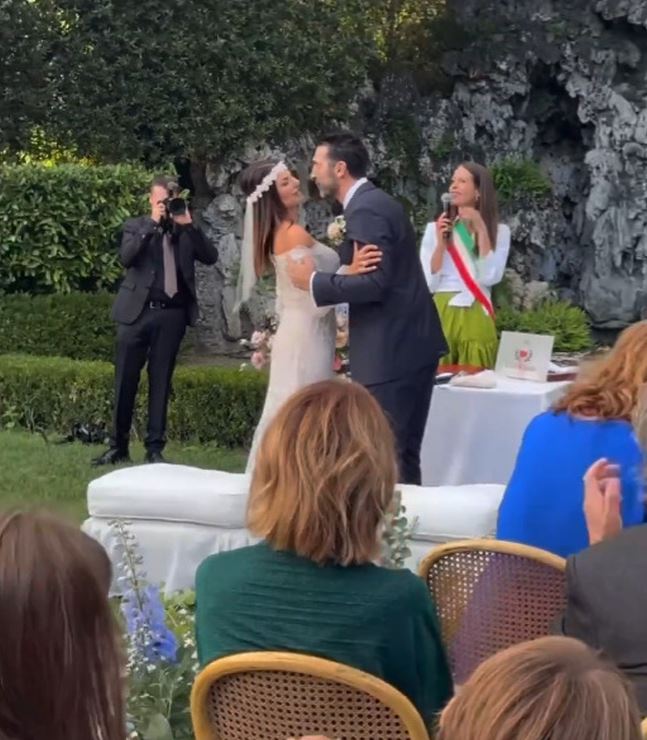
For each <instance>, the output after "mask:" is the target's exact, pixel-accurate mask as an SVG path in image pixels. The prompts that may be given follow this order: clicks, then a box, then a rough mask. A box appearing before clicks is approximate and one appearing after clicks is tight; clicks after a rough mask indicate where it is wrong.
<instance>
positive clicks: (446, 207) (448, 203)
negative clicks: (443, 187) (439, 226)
mask: <svg viewBox="0 0 647 740" xmlns="http://www.w3.org/2000/svg"><path fill="white" fill-rule="evenodd" d="M440 202H441V203H442V204H443V213H444V214H445V216H448V217H449V211H450V209H451V207H452V203H453V202H454V196H453V195H452V194H451V193H443V194H442V195H441V196H440Z"/></svg>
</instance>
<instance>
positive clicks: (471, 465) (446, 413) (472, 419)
mask: <svg viewBox="0 0 647 740" xmlns="http://www.w3.org/2000/svg"><path fill="white" fill-rule="evenodd" d="M568 385H569V383H568V382H550V383H533V382H531V381H528V380H512V379H509V378H504V377H498V378H497V387H496V388H492V389H482V388H461V387H456V386H450V385H438V386H436V388H434V393H433V397H432V401H431V407H430V409H429V416H428V418H427V426H426V429H425V436H424V439H423V442H422V452H421V465H422V485H423V486H458V485H464V484H472V483H498V484H501V485H506V484H507V482H508V480H509V478H510V475H511V473H512V470H513V467H514V463H515V459H516V456H517V452H518V450H519V445H520V443H521V439H522V437H523V433H524V431H525V429H526V426H527V425H528V422H529V421H530V420H531V419H532V418H533V417H534V416H536V415H537V414H539V413H541V412H542V411H546V409H548V408H549V407H550V406H551V405H552V404H553V403H554V402H555V401H556V400H557V399H558V398H559V397H560V396H561V395H562V393H563V392H564V390H565V389H566V388H567V387H568Z"/></svg>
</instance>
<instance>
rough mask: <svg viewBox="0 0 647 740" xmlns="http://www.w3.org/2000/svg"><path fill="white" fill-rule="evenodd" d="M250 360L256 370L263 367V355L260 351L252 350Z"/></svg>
mask: <svg viewBox="0 0 647 740" xmlns="http://www.w3.org/2000/svg"><path fill="white" fill-rule="evenodd" d="M250 362H251V363H252V365H253V366H254V367H255V368H256V369H257V370H261V369H262V368H264V367H265V363H266V360H265V355H264V354H263V353H262V352H254V353H253V354H252V356H251V357H250Z"/></svg>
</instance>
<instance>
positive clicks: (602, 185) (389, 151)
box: [198, 0, 647, 351]
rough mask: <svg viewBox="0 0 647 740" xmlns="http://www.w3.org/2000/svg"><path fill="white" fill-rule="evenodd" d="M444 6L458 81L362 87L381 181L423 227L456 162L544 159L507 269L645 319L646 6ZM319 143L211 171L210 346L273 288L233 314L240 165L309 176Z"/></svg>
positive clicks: (606, 309)
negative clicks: (430, 88)
mask: <svg viewBox="0 0 647 740" xmlns="http://www.w3.org/2000/svg"><path fill="white" fill-rule="evenodd" d="M450 5H452V6H453V9H454V11H455V13H456V14H457V16H458V17H459V19H460V20H461V22H462V23H463V24H464V26H465V27H466V28H467V29H468V30H469V31H470V32H471V38H472V41H471V42H470V43H469V44H468V45H467V46H465V48H463V49H461V50H460V51H456V52H452V53H449V54H447V55H446V56H445V59H444V67H445V71H446V72H447V73H448V75H449V76H450V78H451V80H452V89H451V91H450V92H448V93H447V94H445V95H439V94H436V95H433V96H431V97H427V98H420V97H419V96H417V94H416V91H415V90H412V89H411V86H410V85H408V84H407V81H406V80H394V81H392V84H390V85H389V84H385V85H384V86H383V87H382V90H381V91H380V93H379V94H377V93H375V92H374V91H372V90H371V89H367V90H364V91H361V92H360V93H359V94H358V101H357V105H356V107H355V109H354V110H353V111H352V113H353V121H354V127H355V128H356V129H357V130H360V131H362V133H363V134H364V135H365V137H366V141H367V143H368V145H369V148H370V150H371V154H372V159H373V164H374V170H375V172H374V174H375V175H376V176H377V179H378V182H379V183H380V184H383V185H384V186H385V187H386V188H387V189H388V190H390V191H391V192H392V194H393V195H395V196H396V197H399V198H400V199H402V200H403V202H405V203H406V204H407V206H408V207H409V208H410V211H411V213H412V216H413V218H414V221H415V224H416V227H417V229H418V230H419V231H422V229H423V228H424V223H425V221H426V220H427V219H428V218H429V217H430V216H433V215H434V214H435V213H436V212H437V211H438V210H439V205H438V204H439V197H440V194H441V193H442V192H444V190H445V189H446V188H447V183H448V180H449V177H450V175H451V172H452V170H453V168H454V167H455V166H456V165H457V164H458V163H459V162H460V161H461V160H462V159H464V158H470V159H476V160H477V161H481V162H483V163H485V164H488V165H491V164H492V163H494V162H496V161H502V160H506V159H510V158H518V159H531V160H533V161H536V162H538V163H539V165H540V167H541V169H542V170H543V171H544V172H545V173H546V174H547V175H548V176H549V178H550V180H551V182H552V195H551V196H550V197H548V198H546V199H541V200H536V199H532V198H529V197H527V195H526V194H525V193H524V192H523V188H522V187H521V186H520V188H519V192H518V194H517V195H516V197H513V198H512V199H511V200H510V201H508V202H507V203H505V204H504V206H503V208H502V212H503V218H504V220H505V221H506V222H507V223H508V224H509V225H510V227H511V229H512V235H513V250H512V253H511V258H510V265H509V266H510V268H511V269H513V270H514V272H515V273H516V274H517V275H518V277H519V279H520V280H521V281H522V283H524V284H532V285H533V286H534V285H536V283H538V282H539V283H541V282H548V283H549V284H550V286H551V288H552V289H553V290H554V291H555V292H556V294H558V295H560V296H562V297H566V298H569V299H571V300H573V301H575V302H576V303H578V304H579V305H582V306H583V307H584V308H585V309H586V310H587V312H588V313H589V315H590V317H591V319H592V322H593V324H594V325H595V326H597V327H600V328H617V327H622V326H625V325H627V324H629V323H631V322H633V321H635V320H636V319H638V318H640V317H641V316H642V313H643V311H644V310H645V307H646V306H647V282H646V278H645V274H646V269H647V2H645V1H644V0H633V1H631V0H592V1H588V0H568V2H565V0H555V1H554V2H552V1H551V0H535V2H532V1H531V0H498V1H497V2H489V0H450ZM366 111H371V114H370V115H367V114H366ZM363 112H364V113H363ZM389 116H390V117H391V119H392V118H393V116H395V117H396V118H397V117H399V118H400V119H404V120H406V121H407V122H408V124H410V125H409V129H410V130H411V131H414V132H415V136H414V137H412V135H411V134H409V137H412V138H410V140H407V141H403V140H400V141H398V140H397V133H396V135H394V133H393V130H392V128H389V127H388V125H386V124H385V123H384V122H385V121H387V122H388V120H389ZM400 136H401V137H403V136H406V132H405V134H402V133H401V134H400ZM414 139H415V140H414ZM312 148H313V142H312V140H310V139H309V138H308V137H304V138H302V139H300V140H295V141H290V142H286V143H285V144H284V145H282V146H277V147H269V146H267V145H262V146H256V147H249V148H248V149H247V150H246V151H245V152H244V153H243V154H242V155H240V156H238V157H236V158H232V159H231V160H229V161H227V162H224V163H222V164H221V165H220V166H219V167H218V168H217V169H216V170H214V171H213V172H209V173H208V180H209V183H210V186H211V188H212V190H213V192H214V194H215V195H214V199H213V201H212V202H211V204H210V205H209V206H208V207H207V208H206V210H205V211H204V213H203V215H202V217H203V223H204V227H205V229H206V230H207V233H208V235H209V236H210V238H211V239H212V240H213V241H214V243H215V244H216V245H217V246H218V248H219V249H220V254H221V260H220V262H219V265H218V267H217V268H216V269H215V270H213V269H210V270H205V271H204V272H203V274H202V279H201V282H200V296H201V301H202V306H203V309H204V317H203V320H202V323H201V326H200V330H199V331H198V338H199V341H200V343H201V345H202V346H203V348H205V349H207V350H209V351H223V349H226V348H230V349H231V348H233V347H235V346H236V341H237V339H238V338H239V337H240V336H241V335H242V334H245V333H246V332H249V330H250V328H251V325H252V324H254V323H257V322H258V321H259V320H260V317H262V315H263V314H264V312H266V311H267V310H269V308H270V307H271V301H272V292H271V284H270V285H268V284H263V285H262V286H261V287H260V289H259V291H258V294H257V296H256V297H255V298H254V300H253V302H252V303H251V304H250V307H249V312H248V315H245V316H243V323H242V325H241V322H240V320H239V319H238V318H236V317H234V316H232V314H231V304H232V291H233V285H234V283H235V277H236V274H237V260H238V248H239V239H240V231H241V218H242V210H241V203H242V198H241V197H240V193H239V192H238V190H237V186H236V179H237V176H238V174H239V172H240V171H241V169H242V168H243V167H244V166H245V165H246V164H247V163H248V162H250V161H252V160H254V159H256V158H258V157H261V156H284V157H287V159H288V160H289V162H290V164H291V165H292V166H295V167H296V168H297V169H298V170H299V171H300V173H301V174H302V175H303V179H304V182H305V181H306V179H307V171H308V162H309V157H310V155H311V152H312ZM305 218H306V221H307V223H308V224H309V226H310V227H311V229H312V231H313V233H315V234H316V235H321V234H322V233H323V232H324V230H325V225H326V224H327V222H328V221H329V220H330V218H331V215H330V213H329V211H328V209H327V206H326V205H325V204H322V203H320V202H317V201H310V202H309V203H308V204H307V205H306V207H305ZM532 290H534V288H533V287H532V286H531V291H532Z"/></svg>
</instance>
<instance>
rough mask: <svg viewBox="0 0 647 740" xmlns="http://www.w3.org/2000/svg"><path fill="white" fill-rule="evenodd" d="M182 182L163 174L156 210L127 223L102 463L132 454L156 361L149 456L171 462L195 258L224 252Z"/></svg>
mask: <svg viewBox="0 0 647 740" xmlns="http://www.w3.org/2000/svg"><path fill="white" fill-rule="evenodd" d="M178 190H179V189H178V186H177V185H176V184H175V183H174V182H173V181H172V180H171V179H170V178H168V177H164V176H158V177H155V178H154V180H153V182H152V184H151V189H150V195H149V202H150V206H151V213H150V216H141V217H139V218H132V219H129V220H128V221H126V223H125V225H124V229H123V235H122V239H121V246H120V248H119V257H120V260H121V263H122V265H123V266H124V267H125V268H126V270H127V272H126V276H125V278H124V280H123V282H122V284H121V287H120V288H119V292H118V294H117V297H116V299H115V302H114V305H113V308H112V318H113V319H114V320H115V321H116V322H117V323H118V328H117V358H116V365H115V406H114V415H113V428H112V437H111V440H110V448H109V449H108V450H107V451H106V452H105V453H104V454H103V455H101V456H100V457H98V458H96V459H95V460H94V461H93V464H94V465H108V464H114V463H118V462H122V461H126V460H128V459H129V453H128V438H129V434H130V427H131V423H132V416H133V408H134V405H135V397H136V395H137V387H138V385H139V378H140V374H141V370H142V368H143V366H144V363H145V362H146V361H147V360H148V381H149V396H148V428H147V434H146V439H145V445H146V461H147V462H164V458H163V457H162V450H163V448H164V444H165V441H166V436H165V433H166V409H167V406H168V399H169V393H170V387H171V377H172V375H173V369H174V367H175V359H176V357H177V353H178V350H179V348H180V343H181V342H182V338H183V337H184V333H185V331H186V327H187V324H188V325H190V326H194V325H195V323H196V321H197V318H198V303H197V299H196V291H195V260H198V261H199V262H202V263H203V264H205V265H212V264H214V263H215V261H216V260H217V258H218V252H217V250H216V248H215V247H214V246H212V245H211V244H210V243H209V242H208V241H207V239H206V237H205V236H204V235H203V234H202V233H201V232H200V231H199V230H198V229H197V228H196V227H195V226H194V225H193V222H192V219H191V214H190V213H189V210H188V208H187V205H186V203H185V201H184V200H182V199H181V198H179V197H178Z"/></svg>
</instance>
